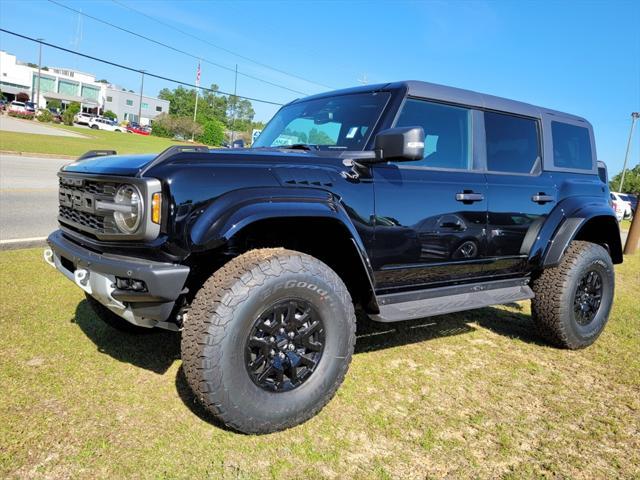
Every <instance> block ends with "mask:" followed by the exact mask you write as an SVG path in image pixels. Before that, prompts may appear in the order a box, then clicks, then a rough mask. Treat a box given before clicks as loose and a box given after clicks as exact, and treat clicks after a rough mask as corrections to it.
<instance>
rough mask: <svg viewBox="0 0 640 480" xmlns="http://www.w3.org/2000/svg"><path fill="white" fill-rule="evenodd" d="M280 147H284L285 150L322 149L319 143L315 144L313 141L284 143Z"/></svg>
mask: <svg viewBox="0 0 640 480" xmlns="http://www.w3.org/2000/svg"><path fill="white" fill-rule="evenodd" d="M278 148H282V149H285V150H306V151H309V150H312V149H313V150H320V147H319V146H318V145H314V144H313V143H294V144H293V145H282V146H280V147H278Z"/></svg>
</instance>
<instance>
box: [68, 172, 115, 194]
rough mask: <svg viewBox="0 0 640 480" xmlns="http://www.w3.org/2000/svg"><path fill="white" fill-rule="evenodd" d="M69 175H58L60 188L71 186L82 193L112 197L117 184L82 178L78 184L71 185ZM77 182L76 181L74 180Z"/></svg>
mask: <svg viewBox="0 0 640 480" xmlns="http://www.w3.org/2000/svg"><path fill="white" fill-rule="evenodd" d="M69 178H70V177H60V181H59V185H60V188H66V189H68V188H70V187H71V188H73V190H75V191H77V192H82V193H90V194H92V195H106V196H108V197H113V196H114V195H115V194H116V189H117V185H115V184H113V183H108V182H94V181H91V180H83V181H82V182H81V183H80V184H79V185H71V183H72V182H70V181H69ZM74 183H78V182H74Z"/></svg>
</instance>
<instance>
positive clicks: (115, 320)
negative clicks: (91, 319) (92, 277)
mask: <svg viewBox="0 0 640 480" xmlns="http://www.w3.org/2000/svg"><path fill="white" fill-rule="evenodd" d="M85 297H86V298H87V302H89V305H90V306H91V309H92V310H93V312H94V313H95V314H96V315H97V316H98V317H100V320H102V321H103V322H104V323H106V324H107V325H109V326H110V327H112V328H115V329H116V330H120V331H121V332H127V333H135V334H141V333H150V332H154V331H155V330H154V329H153V328H145V327H139V326H137V325H134V324H133V323H129V322H127V321H126V320H125V319H124V318H122V317H120V316H118V315H116V314H115V313H113V312H112V311H111V310H109V309H108V308H107V307H105V306H104V305H102V304H101V303H100V302H98V301H97V300H96V299H95V298H93V297H92V296H91V295H89V294H87V293H85Z"/></svg>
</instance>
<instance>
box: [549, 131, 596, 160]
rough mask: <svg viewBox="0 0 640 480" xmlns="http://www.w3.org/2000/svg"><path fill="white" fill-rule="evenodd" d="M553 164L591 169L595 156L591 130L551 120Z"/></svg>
mask: <svg viewBox="0 0 640 480" xmlns="http://www.w3.org/2000/svg"><path fill="white" fill-rule="evenodd" d="M551 134H552V136H553V164H554V165H555V166H556V167H558V168H575V169H579V170H591V169H592V168H593V156H592V153H591V139H590V138H589V130H588V129H586V128H585V127H578V126H576V125H570V124H568V123H562V122H551Z"/></svg>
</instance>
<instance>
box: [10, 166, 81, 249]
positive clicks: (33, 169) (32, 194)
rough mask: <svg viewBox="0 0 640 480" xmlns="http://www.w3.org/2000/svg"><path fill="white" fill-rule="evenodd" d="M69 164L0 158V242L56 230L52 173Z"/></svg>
mask: <svg viewBox="0 0 640 480" xmlns="http://www.w3.org/2000/svg"><path fill="white" fill-rule="evenodd" d="M71 162H72V160H60V159H55V158H36V157H23V156H14V155H0V243H2V244H5V245H6V244H7V243H8V242H7V241H8V240H9V241H10V240H15V239H33V238H42V237H46V236H47V235H49V233H51V232H52V231H53V230H55V229H56V228H57V220H56V217H57V215H58V178H57V176H56V173H57V172H58V170H59V169H60V167H61V166H62V165H65V164H67V163H71ZM8 244H9V245H10V244H11V243H10V242H9V243H8Z"/></svg>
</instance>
